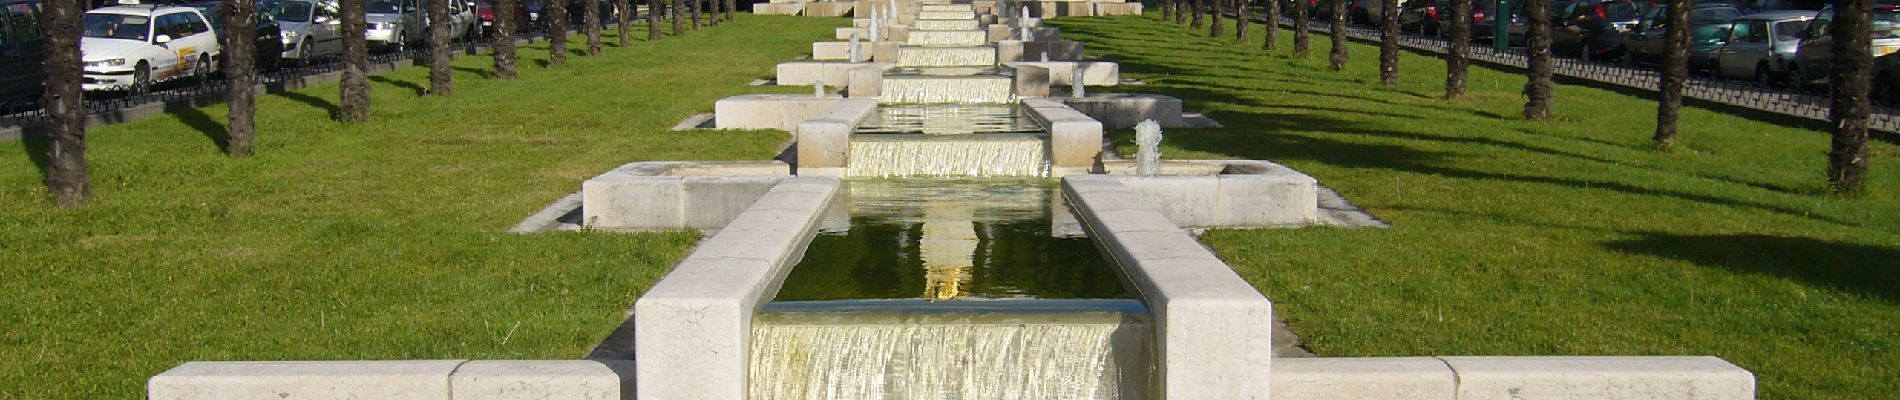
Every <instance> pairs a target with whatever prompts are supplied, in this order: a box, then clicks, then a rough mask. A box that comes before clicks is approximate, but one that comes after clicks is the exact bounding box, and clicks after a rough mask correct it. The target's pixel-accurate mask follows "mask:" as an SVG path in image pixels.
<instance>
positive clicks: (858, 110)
mask: <svg viewBox="0 0 1900 400" xmlns="http://www.w3.org/2000/svg"><path fill="white" fill-rule="evenodd" d="M876 108H877V99H874V98H847V99H844V100H840V101H838V103H837V104H833V105H832V106H831V108H829V109H826V110H825V112H824V113H823V114H819V115H818V116H817V117H814V118H812V119H809V120H805V121H804V122H801V123H799V124H798V130H797V132H796V133H797V136H798V142H797V146H798V171H797V172H798V174H799V175H827V176H837V175H838V174H842V173H844V167H845V165H847V164H846V163H847V162H848V161H849V160H848V159H849V158H850V153H851V131H852V130H854V129H857V127H858V123H860V122H863V121H864V118H865V117H867V116H870V115H871V111H872V110H875V109H876Z"/></svg>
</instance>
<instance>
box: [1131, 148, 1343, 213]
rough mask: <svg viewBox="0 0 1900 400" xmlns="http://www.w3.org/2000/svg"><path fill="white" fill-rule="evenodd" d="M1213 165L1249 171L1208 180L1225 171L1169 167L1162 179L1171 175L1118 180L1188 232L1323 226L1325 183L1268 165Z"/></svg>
mask: <svg viewBox="0 0 1900 400" xmlns="http://www.w3.org/2000/svg"><path fill="white" fill-rule="evenodd" d="M1208 163H1229V164H1230V165H1233V164H1241V165H1243V167H1241V168H1226V169H1227V170H1228V171H1227V172H1226V173H1221V174H1208V172H1212V171H1219V169H1214V170H1212V171H1209V170H1205V169H1196V170H1195V171H1183V170H1180V169H1169V168H1168V165H1164V168H1163V169H1162V170H1161V173H1162V174H1165V175H1154V176H1135V175H1114V176H1116V177H1118V179H1120V181H1121V183H1123V184H1124V185H1126V186H1127V188H1128V190H1130V191H1133V192H1135V193H1140V194H1142V195H1143V196H1144V197H1146V198H1147V199H1149V200H1150V201H1153V202H1154V204H1155V206H1156V207H1157V208H1159V209H1160V210H1161V212H1162V214H1164V215H1167V216H1168V219H1169V220H1171V221H1173V223H1174V224H1176V225H1180V226H1183V227H1191V228H1240V227H1262V226H1290V225H1305V224H1311V223H1314V222H1316V221H1318V220H1319V192H1318V186H1319V183H1318V181H1316V180H1314V179H1313V178H1312V177H1309V176H1306V175H1305V174H1301V173H1299V171H1294V170H1292V169H1290V168H1286V167H1283V166H1280V165H1278V164H1273V163H1270V162H1264V161H1209V162H1208ZM1237 170H1245V171H1246V172H1239V171H1237ZM1183 174H1187V175H1183Z"/></svg>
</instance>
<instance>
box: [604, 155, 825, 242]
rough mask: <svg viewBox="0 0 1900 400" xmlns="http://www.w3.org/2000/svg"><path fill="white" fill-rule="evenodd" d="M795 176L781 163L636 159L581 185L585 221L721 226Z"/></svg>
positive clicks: (644, 226) (637, 226)
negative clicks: (643, 160)
mask: <svg viewBox="0 0 1900 400" xmlns="http://www.w3.org/2000/svg"><path fill="white" fill-rule="evenodd" d="M789 176H791V167H790V166H789V165H786V164H785V163H783V162H778V161H740V162H681V161H651V162H636V163H630V164H627V165H623V166H620V167H619V168H614V169H613V170H612V171H607V173H604V174H600V176H596V177H594V178H592V179H588V180H587V181H585V182H582V183H581V225H582V226H585V227H588V228H592V229H605V230H661V229H720V228H724V227H725V226H726V225H727V224H728V223H729V222H731V221H732V219H733V218H736V217H737V216H738V215H739V214H740V213H741V212H744V211H745V210H746V208H747V207H749V206H751V204H752V203H753V202H754V201H756V200H758V199H759V197H760V196H763V195H764V194H765V192H766V191H767V190H770V189H771V188H772V187H774V186H775V185H777V184H778V182H779V181H780V180H782V179H784V178H786V177H789Z"/></svg>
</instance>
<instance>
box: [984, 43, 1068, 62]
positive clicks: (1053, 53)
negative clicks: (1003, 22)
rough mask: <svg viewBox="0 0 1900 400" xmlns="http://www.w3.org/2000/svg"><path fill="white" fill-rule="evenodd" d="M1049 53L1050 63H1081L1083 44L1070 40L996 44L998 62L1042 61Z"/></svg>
mask: <svg viewBox="0 0 1900 400" xmlns="http://www.w3.org/2000/svg"><path fill="white" fill-rule="evenodd" d="M1045 52H1046V53H1049V60H1050V61H1080V60H1082V59H1083V56H1082V43H1081V42H1074V41H1068V40H1058V41H1043V42H1024V41H1021V40H999V41H997V42H996V62H997V63H1009V62H1022V61H1042V53H1045Z"/></svg>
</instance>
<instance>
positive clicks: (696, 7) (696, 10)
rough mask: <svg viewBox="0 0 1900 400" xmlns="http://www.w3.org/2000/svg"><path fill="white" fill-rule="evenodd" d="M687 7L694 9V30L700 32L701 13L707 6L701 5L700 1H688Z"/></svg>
mask: <svg viewBox="0 0 1900 400" xmlns="http://www.w3.org/2000/svg"><path fill="white" fill-rule="evenodd" d="M686 6H687V7H689V8H692V9H693V11H692V12H693V30H699V12H700V9H701V8H704V6H705V4H700V2H699V0H686Z"/></svg>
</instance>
